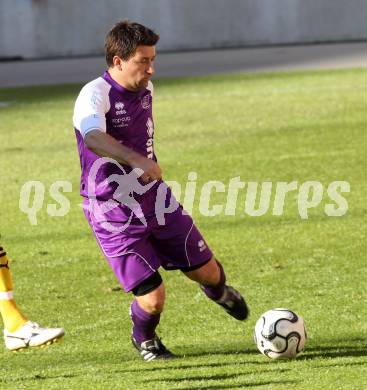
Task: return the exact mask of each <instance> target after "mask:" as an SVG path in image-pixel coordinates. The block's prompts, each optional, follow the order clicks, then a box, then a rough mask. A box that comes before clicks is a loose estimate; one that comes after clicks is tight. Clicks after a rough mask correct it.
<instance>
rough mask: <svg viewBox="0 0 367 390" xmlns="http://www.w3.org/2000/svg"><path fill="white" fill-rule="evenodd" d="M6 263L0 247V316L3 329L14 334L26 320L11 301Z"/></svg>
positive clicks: (11, 290) (4, 254) (12, 300)
mask: <svg viewBox="0 0 367 390" xmlns="http://www.w3.org/2000/svg"><path fill="white" fill-rule="evenodd" d="M8 263H9V261H8V258H7V257H6V253H5V251H4V249H3V248H2V247H0V314H1V316H2V318H3V322H4V326H5V328H6V329H7V330H8V331H9V332H15V331H16V330H18V329H19V328H20V327H21V326H23V325H24V324H25V323H26V322H27V321H28V320H27V318H26V317H25V316H24V315H23V314H22V312H21V311H20V310H19V309H18V308H17V305H16V303H15V300H14V299H13V282H12V279H11V273H10V270H9V266H8Z"/></svg>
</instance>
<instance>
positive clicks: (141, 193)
mask: <svg viewBox="0 0 367 390" xmlns="http://www.w3.org/2000/svg"><path fill="white" fill-rule="evenodd" d="M152 93H153V85H152V83H151V82H149V84H148V87H147V88H145V89H143V90H142V91H139V92H131V91H128V90H126V89H124V88H123V87H121V86H120V85H119V84H117V83H116V82H115V81H114V80H112V79H111V77H110V75H109V74H108V72H105V74H104V75H103V77H99V78H98V79H96V80H93V81H92V82H90V83H88V84H87V85H85V86H84V88H83V89H82V90H81V92H80V94H79V96H78V98H77V100H76V103H75V110H74V118H73V121H74V128H75V133H76V137H77V141H78V150H79V155H80V164H81V168H82V176H81V189H80V192H81V195H82V196H83V197H84V198H85V199H84V213H85V216H86V218H87V220H88V222H89V224H90V226H91V228H92V230H93V232H94V234H95V236H96V239H97V241H98V243H99V245H100V247H101V249H102V251H103V253H104V255H105V256H106V258H107V259H108V262H109V264H110V266H111V268H112V269H113V271H114V273H115V275H116V277H117V278H118V280H119V281H120V283H121V285H122V286H123V287H124V289H125V290H126V291H130V290H131V289H133V288H134V287H136V286H137V285H138V284H139V283H141V282H142V281H143V280H144V279H146V278H147V277H149V276H150V275H152V274H153V273H154V272H155V271H156V270H157V269H158V268H159V267H160V266H163V267H165V268H166V269H177V268H178V269H182V270H186V269H187V270H188V269H191V268H192V267H198V266H201V265H202V264H204V263H205V262H207V261H208V260H210V258H211V257H212V252H211V251H210V249H209V247H208V246H207V244H206V242H205V241H204V239H203V237H202V236H201V234H200V232H199V230H198V229H197V228H196V226H195V225H194V223H193V221H192V218H191V217H190V216H189V215H188V214H186V213H183V210H182V208H181V207H179V208H177V209H175V210H174V211H173V212H170V213H168V214H167V215H166V218H165V219H164V222H163V224H162V223H161V221H160V219H159V218H158V217H157V213H156V211H157V210H158V209H159V207H158V208H157V204H158V205H159V204H160V202H158V199H160V198H159V196H158V195H159V194H160V188H162V187H164V186H165V184H164V183H163V182H162V181H159V182H157V183H155V184H154V185H153V186H152V184H153V183H150V184H147V185H146V186H145V189H146V188H147V187H148V186H150V189H148V190H145V189H144V188H143V187H140V184H141V183H140V182H138V180H137V179H136V178H135V182H134V180H133V182H132V183H133V184H132V185H131V186H129V185H128V184H129V183H130V182H129V181H124V183H127V185H126V187H127V188H126V191H125V190H124V188H125V184H124V183H122V181H120V179H121V176H123V177H124V179H128V177H129V175H130V173H131V174H133V173H134V172H131V171H132V169H131V167H128V166H119V165H118V164H117V163H116V162H113V161H111V160H110V161H109V162H105V159H101V158H100V157H99V156H98V155H96V154H95V153H93V152H92V151H90V150H89V149H88V148H87V146H86V145H85V143H84V137H85V136H86V135H87V134H88V132H90V131H92V130H99V131H103V132H106V133H107V134H109V135H111V136H112V137H113V138H115V139H116V140H117V141H118V142H120V143H121V144H123V145H125V146H127V147H128V148H130V149H133V150H135V151H136V152H138V153H140V154H141V155H143V156H146V157H147V158H151V159H153V160H155V161H156V157H155V155H154V150H153V133H154V124H153V118H152ZM101 161H102V162H101ZM99 163H100V165H98V170H97V171H96V172H97V173H96V172H94V168H95V166H96V164H99ZM95 173H96V175H94V174H95ZM91 177H93V180H89V179H90V178H91ZM114 179H117V182H116V181H114ZM91 181H93V182H94V184H95V188H94V191H89V190H90V188H89V184H90V182H91ZM122 184H123V185H122ZM161 185H162V186H161ZM120 187H123V188H120ZM166 189H167V192H166V195H164V196H163V208H164V209H167V207H168V204H170V202H171V191H170V190H169V188H168V187H167V186H166ZM131 190H133V191H131ZM119 191H120V195H121V194H125V195H126V193H131V192H133V193H134V197H133V198H134V199H133V200H132V198H129V197H128V198H126V197H125V198H124V199H125V200H126V199H127V201H126V202H123V201H120V202H119V203H117V206H116V203H113V202H111V200H112V199H117V197H116V194H117V195H118V194H119ZM125 192H126V193H125ZM94 199H96V200H97V202H94ZM91 200H92V201H91ZM135 201H136V202H135ZM134 202H135V203H134ZM176 202H177V201H176ZM95 203H98V204H100V205H101V207H103V206H107V207H106V208H105V209H103V212H101V213H99V211H98V210H99V209H98V207H97V208H94V207H91V204H95ZM111 204H112V208H111V209H109V205H111ZM177 205H178V204H177ZM96 210H97V211H96ZM101 210H102V208H101ZM101 214H103V217H102V218H101Z"/></svg>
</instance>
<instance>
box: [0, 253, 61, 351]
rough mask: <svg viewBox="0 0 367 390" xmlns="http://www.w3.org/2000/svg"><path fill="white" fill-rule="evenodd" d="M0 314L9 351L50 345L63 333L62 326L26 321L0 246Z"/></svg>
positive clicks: (6, 260) (5, 257) (5, 256)
mask: <svg viewBox="0 0 367 390" xmlns="http://www.w3.org/2000/svg"><path fill="white" fill-rule="evenodd" d="M0 314H1V317H2V319H3V322H4V341H5V346H6V348H8V349H9V350H11V351H19V350H22V349H25V348H28V347H42V346H46V345H50V344H52V343H54V342H55V341H57V340H58V339H60V338H61V337H62V336H63V335H64V329H63V328H42V327H41V326H40V325H38V324H37V323H36V322H32V321H28V319H27V318H26V317H25V316H24V314H23V313H22V312H21V311H20V310H19V309H18V307H17V305H16V303H15V300H14V298H13V282H12V278H11V273H10V270H9V261H8V258H7V255H6V252H5V251H4V249H3V248H2V247H1V246H0Z"/></svg>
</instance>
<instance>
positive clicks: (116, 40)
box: [105, 20, 159, 66]
mask: <svg viewBox="0 0 367 390" xmlns="http://www.w3.org/2000/svg"><path fill="white" fill-rule="evenodd" d="M158 40H159V35H158V34H156V33H155V32H154V31H153V30H151V29H149V28H148V27H145V26H143V25H142V24H139V23H135V22H130V21H129V20H123V21H121V22H118V23H116V24H115V25H114V26H113V27H112V29H111V30H110V31H109V32H108V33H107V35H106V40H105V53H106V62H107V65H108V66H112V65H113V57H114V56H119V57H120V58H122V59H123V60H125V61H127V60H128V59H129V58H130V57H132V56H133V55H134V54H135V52H136V48H137V47H138V46H140V45H144V46H154V45H155V44H156V43H157V42H158Z"/></svg>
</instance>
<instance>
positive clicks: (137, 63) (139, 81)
mask: <svg viewBox="0 0 367 390" xmlns="http://www.w3.org/2000/svg"><path fill="white" fill-rule="evenodd" d="M155 57H156V52H155V46H138V47H137V49H136V52H135V54H134V55H133V56H132V57H131V58H129V59H128V60H127V61H123V60H121V62H120V66H119V67H118V69H119V72H118V73H119V74H118V78H119V80H120V81H121V84H122V85H123V86H124V87H125V88H127V89H129V90H132V91H140V90H141V89H144V88H146V87H147V85H148V81H149V80H150V79H151V77H152V76H153V74H154V59H155Z"/></svg>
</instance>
